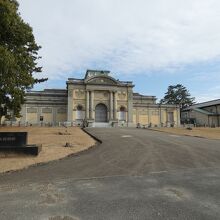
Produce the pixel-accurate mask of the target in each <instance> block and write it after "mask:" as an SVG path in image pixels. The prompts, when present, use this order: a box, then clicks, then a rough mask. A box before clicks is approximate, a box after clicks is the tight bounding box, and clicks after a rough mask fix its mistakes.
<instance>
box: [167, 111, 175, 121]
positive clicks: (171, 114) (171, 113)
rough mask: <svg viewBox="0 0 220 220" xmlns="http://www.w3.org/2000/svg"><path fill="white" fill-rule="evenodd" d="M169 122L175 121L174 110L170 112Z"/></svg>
mask: <svg viewBox="0 0 220 220" xmlns="http://www.w3.org/2000/svg"><path fill="white" fill-rule="evenodd" d="M168 122H174V117H173V112H168Z"/></svg>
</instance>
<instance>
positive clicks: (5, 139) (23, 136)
mask: <svg viewBox="0 0 220 220" xmlns="http://www.w3.org/2000/svg"><path fill="white" fill-rule="evenodd" d="M26 145H27V132H0V148H1V147H25V146H26Z"/></svg>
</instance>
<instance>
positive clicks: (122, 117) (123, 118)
mask: <svg viewBox="0 0 220 220" xmlns="http://www.w3.org/2000/svg"><path fill="white" fill-rule="evenodd" d="M125 110H126V109H125V107H124V106H122V107H121V108H120V111H119V120H121V121H126V111H125Z"/></svg>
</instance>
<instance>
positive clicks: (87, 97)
mask: <svg viewBox="0 0 220 220" xmlns="http://www.w3.org/2000/svg"><path fill="white" fill-rule="evenodd" d="M89 104H90V101H89V91H86V119H89V110H90V108H89Z"/></svg>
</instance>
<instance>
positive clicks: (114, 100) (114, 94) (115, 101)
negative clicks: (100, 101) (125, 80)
mask: <svg viewBox="0 0 220 220" xmlns="http://www.w3.org/2000/svg"><path fill="white" fill-rule="evenodd" d="M116 95H117V92H116V91H114V92H113V118H114V120H117V98H116Z"/></svg>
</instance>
